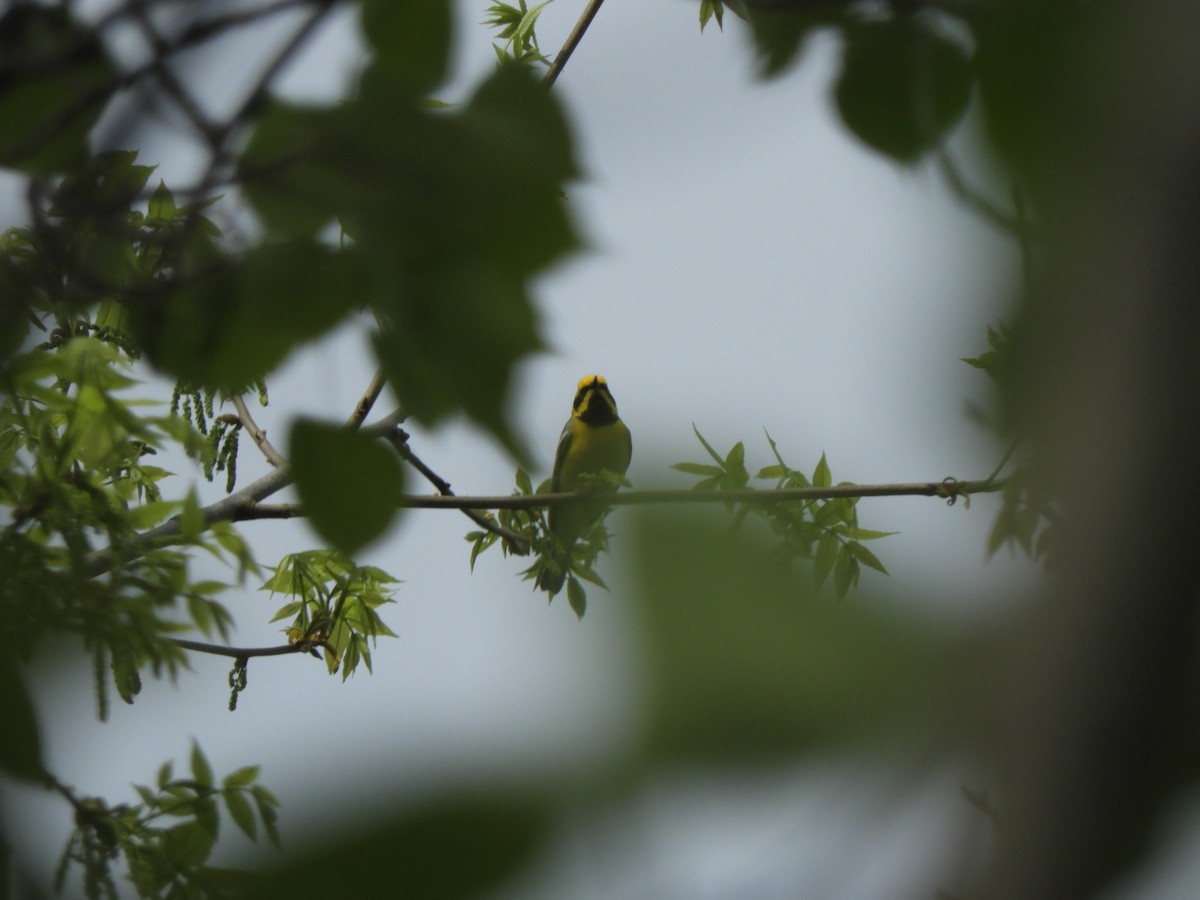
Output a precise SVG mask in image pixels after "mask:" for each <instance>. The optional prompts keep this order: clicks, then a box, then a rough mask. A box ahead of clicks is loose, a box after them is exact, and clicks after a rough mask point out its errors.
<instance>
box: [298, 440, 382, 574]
mask: <svg viewBox="0 0 1200 900" xmlns="http://www.w3.org/2000/svg"><path fill="white" fill-rule="evenodd" d="M289 445H290V447H291V455H290V459H291V464H292V468H293V471H294V472H295V473H296V491H297V493H299V495H300V503H301V504H302V505H303V506H304V510H305V514H306V515H307V516H308V519H309V522H310V523H311V524H312V527H313V528H314V529H315V530H316V532H317V533H318V534H319V535H321V537H323V538H324V539H325V540H327V541H328V542H329V543H330V544H331V545H332V546H334V547H336V548H337V549H339V550H341V551H342V552H344V553H346V554H347V555H353V554H354V553H355V552H356V551H358V550H360V549H362V548H363V547H365V546H366V545H367V544H369V543H371V541H373V540H375V539H376V538H378V537H379V536H380V535H381V534H383V532H384V531H385V530H386V529H387V527H388V525H390V524H391V522H392V519H393V518H394V517H395V515H396V513H397V511H398V510H399V502H400V497H401V495H402V494H403V493H404V470H403V469H402V468H401V466H400V461H399V459H398V458H397V457H396V455H395V454H394V453H392V452H391V451H389V450H388V449H387V448H386V447H384V446H383V444H382V443H380V441H379V440H378V439H376V438H372V437H369V436H367V435H365V434H363V433H362V432H359V431H352V430H350V429H347V428H342V427H340V426H336V425H327V424H324V423H320V422H314V421H311V420H307V419H301V420H299V421H298V422H296V424H295V425H294V426H292V435H291V440H290V442H289Z"/></svg>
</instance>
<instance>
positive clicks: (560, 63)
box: [542, 0, 604, 88]
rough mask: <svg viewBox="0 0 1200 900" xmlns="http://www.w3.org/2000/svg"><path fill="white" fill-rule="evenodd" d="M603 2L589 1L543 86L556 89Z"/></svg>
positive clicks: (544, 78)
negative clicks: (555, 84)
mask: <svg viewBox="0 0 1200 900" xmlns="http://www.w3.org/2000/svg"><path fill="white" fill-rule="evenodd" d="M603 2H604V0H588V5H587V6H586V7H585V8H584V10H583V14H582V15H581V16H580V17H579V21H578V22H576V23H575V27H574V28H572V29H571V33H570V34H569V35H567V40H566V42H565V43H563V45H562V49H561V50H559V51H558V56H556V57H554V62H553V63H551V65H550V68H549V69H547V70H546V74H545V76H544V77H543V78H542V84H544V85H545V86H546V87H547V88H551V87H554V82H556V81H558V76H559V75H561V74H562V70H563V69H564V68H565V67H566V65H567V60H569V59H570V58H571V54H572V53H574V52H575V48H576V47H578V46H579V42H580V41H582V40H583V35H584V33H585V32H586V31H587V30H588V26H589V25H591V24H592V19H594V18H596V13H598V12H599V11H600V4H601V3H603Z"/></svg>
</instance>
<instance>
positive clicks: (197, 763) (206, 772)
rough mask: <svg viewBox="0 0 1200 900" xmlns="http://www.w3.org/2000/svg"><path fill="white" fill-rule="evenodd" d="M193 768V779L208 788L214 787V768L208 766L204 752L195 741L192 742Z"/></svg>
mask: <svg viewBox="0 0 1200 900" xmlns="http://www.w3.org/2000/svg"><path fill="white" fill-rule="evenodd" d="M191 766H192V778H194V779H195V780H196V781H197V782H199V783H200V784H201V785H203V786H204V787H206V788H210V787H212V784H213V773H212V767H211V766H210V765H209V764H208V760H207V759H206V758H205V756H204V751H203V750H201V749H200V745H199V744H198V743H196V742H195V741H192V758H191Z"/></svg>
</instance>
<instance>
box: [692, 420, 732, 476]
mask: <svg viewBox="0 0 1200 900" xmlns="http://www.w3.org/2000/svg"><path fill="white" fill-rule="evenodd" d="M692 431H693V432H694V433H695V435H696V440H698V441H699V442H700V445H701V446H702V447H703V448H704V449H705V450H706V451H707V452H708V455H709V456H711V457H712V458H713V461H714V462H715V463H716V464H717V465H718V466H719V467H720V468H719V471H724V470H725V460H723V459H722V458H721V455H720V454H719V453H717V451H716V450H714V449H713V448H712V445H711V444H710V443H709V442H708V441H706V440H705V439H704V435H702V434H701V433H700V429H699V428H697V427H696V423H695V422H693V423H692Z"/></svg>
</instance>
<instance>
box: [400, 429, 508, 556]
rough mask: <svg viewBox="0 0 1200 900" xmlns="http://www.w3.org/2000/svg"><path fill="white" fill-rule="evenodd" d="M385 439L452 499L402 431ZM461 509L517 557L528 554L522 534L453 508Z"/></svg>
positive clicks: (451, 493)
mask: <svg viewBox="0 0 1200 900" xmlns="http://www.w3.org/2000/svg"><path fill="white" fill-rule="evenodd" d="M385 437H386V439H387V440H388V441H390V442H391V444H392V446H393V447H395V448H396V452H397V453H399V454H400V455H401V456H402V457H403V458H404V460H405V461H406V462H408V464H409V465H411V466H412V467H413V468H414V469H416V470H417V471H418V472H420V473H421V474H422V475H423V476H425V478H426V480H427V481H429V483H430V484H432V485H433V486H434V487H435V488H437V489H438V493H439V494H441V495H442V496H443V497H454V496H455V495H454V491H452V490H450V482H448V481H447V480H446V479H444V478H442V477H441V476H440V475H438V474H437V472H435V471H433V469H431V468H429V466H427V465H426V464H425V463H424V462H423V461H422V460H421V458H420V457H418V456H417V455H416V454H415V453H413V451H412V448H411V447H410V446H409V445H408V434H407V432H405V431H404V430H403V429H400V428H396V429H393V430H392V431H391V432H390V433H389V434H387V435H386V436H385ZM455 508H457V509H461V510H462V513H463V515H465V516H466V517H467V518H468V519H470V520H471V521H472V522H474V523H475V524H476V525H478V526H479V527H480V528H482V529H483V530H484V531H490V532H491V533H492V534H494V535H497V536H498V537H500V538H503V539H504V540H505V541H507V542H508V545H509V548H510V549H511V550H512V551H513V552H514V553H516V554H517V555H518V556H524V555H525V554H526V553H528V552H529V539H528V538H527V537H525V536H524V535H522V534H517V532H515V531H510V530H509V529H507V528H503V527H502V526H500V525H498V524H497V523H496V521H495V520H494V519H492V518H491V516H488V515H485V514H483V513H481V512H479V510H478V509H474V508H468V507H455Z"/></svg>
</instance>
